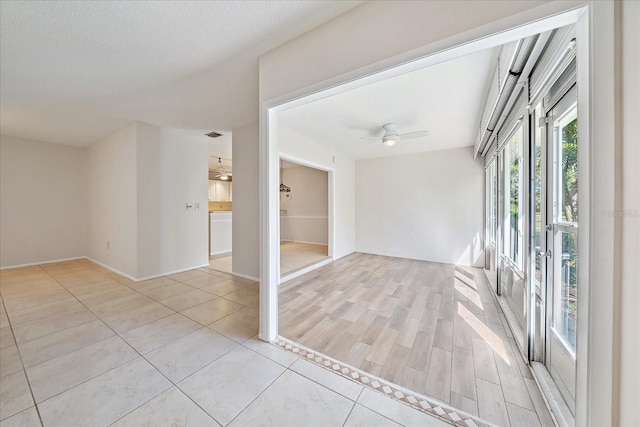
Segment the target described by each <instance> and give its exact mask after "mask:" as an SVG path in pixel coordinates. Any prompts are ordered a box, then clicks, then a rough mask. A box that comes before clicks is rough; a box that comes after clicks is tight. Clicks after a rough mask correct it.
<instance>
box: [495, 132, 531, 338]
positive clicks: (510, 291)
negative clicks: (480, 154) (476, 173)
mask: <svg viewBox="0 0 640 427" xmlns="http://www.w3.org/2000/svg"><path fill="white" fill-rule="evenodd" d="M523 148H524V127H523V126H522V125H520V126H519V127H518V128H517V129H516V130H515V131H514V133H513V134H512V136H511V137H510V138H509V140H508V142H507V143H506V145H505V146H504V148H503V149H502V151H501V186H500V187H501V194H500V199H501V200H500V202H501V203H500V206H501V209H500V215H501V218H500V219H501V224H502V227H501V229H502V241H501V246H500V250H501V254H500V271H499V295H500V301H501V304H502V306H503V308H504V309H505V314H506V315H507V319H508V320H509V322H510V323H511V326H512V329H513V332H514V335H515V337H516V339H517V340H518V341H519V343H520V348H522V349H524V348H526V346H525V345H524V344H525V334H526V331H527V326H526V317H527V301H528V299H527V293H526V289H527V288H526V281H525V274H524V258H525V257H524V239H525V236H524V212H525V203H524V191H523V184H524V176H525V175H524V172H525V164H524V162H523Z"/></svg>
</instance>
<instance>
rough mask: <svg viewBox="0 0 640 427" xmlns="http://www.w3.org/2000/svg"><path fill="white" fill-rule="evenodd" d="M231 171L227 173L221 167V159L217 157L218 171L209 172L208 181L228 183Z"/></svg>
mask: <svg viewBox="0 0 640 427" xmlns="http://www.w3.org/2000/svg"><path fill="white" fill-rule="evenodd" d="M231 175H232V173H231V171H229V172H227V171H226V170H225V168H224V166H223V165H222V158H220V157H218V169H214V170H210V171H209V179H219V180H222V181H230V180H231Z"/></svg>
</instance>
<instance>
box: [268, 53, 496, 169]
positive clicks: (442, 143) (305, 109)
mask: <svg viewBox="0 0 640 427" xmlns="http://www.w3.org/2000/svg"><path fill="white" fill-rule="evenodd" d="M499 49H500V48H494V49H488V50H483V51H480V52H476V53H473V54H470V55H466V56H463V57H459V58H456V59H453V60H450V61H447V62H443V63H440V64H436V65H432V66H430V67H427V68H423V69H421V70H417V71H413V72H410V73H407V74H403V75H401V76H398V77H393V78H390V79H387V80H383V81H380V82H377V83H373V84H370V85H367V86H364V87H360V88H357V89H354V90H351V91H348V92H344V93H341V94H338V95H334V96H331V97H328V98H324V99H321V100H318V101H315V102H312V103H309V104H306V105H302V106H300V107H297V108H294V109H291V110H286V111H283V112H281V113H279V114H278V128H279V129H283V130H284V131H289V132H290V133H292V134H297V135H301V136H304V137H309V138H311V139H313V140H315V141H318V142H320V143H322V144H325V145H327V146H329V147H330V148H332V149H334V150H336V151H338V152H341V153H344V154H346V155H348V156H350V157H352V158H355V159H364V158H374V157H385V156H395V155H400V154H410V153H417V152H424V151H430V150H442V149H449V148H457V147H466V146H470V145H473V143H474V138H475V136H476V131H477V129H478V123H479V120H480V114H481V113H482V108H483V107H484V99H485V95H486V92H487V89H488V84H489V80H490V76H491V72H492V71H493V69H494V67H495V64H496V61H497V57H498V53H499ZM390 122H392V123H395V124H396V130H397V132H398V133H400V134H402V133H408V132H415V131H423V130H426V131H428V132H429V136H427V137H425V138H419V139H406V140H403V139H402V137H401V138H400V142H399V143H398V144H397V145H395V146H393V147H385V146H383V145H382V135H383V134H384V130H383V129H382V125H384V124H386V123H390ZM373 136H379V137H380V138H379V139H375V140H369V139H362V138H363V137H373Z"/></svg>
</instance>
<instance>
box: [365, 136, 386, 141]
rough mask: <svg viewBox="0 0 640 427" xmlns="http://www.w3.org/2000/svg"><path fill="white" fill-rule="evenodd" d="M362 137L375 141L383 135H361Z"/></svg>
mask: <svg viewBox="0 0 640 427" xmlns="http://www.w3.org/2000/svg"><path fill="white" fill-rule="evenodd" d="M360 139H367V140H370V141H375V140H377V139H382V136H361V137H360Z"/></svg>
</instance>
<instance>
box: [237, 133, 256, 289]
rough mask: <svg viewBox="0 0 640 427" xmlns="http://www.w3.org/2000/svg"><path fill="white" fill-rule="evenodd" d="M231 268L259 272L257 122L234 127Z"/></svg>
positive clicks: (242, 271)
mask: <svg viewBox="0 0 640 427" xmlns="http://www.w3.org/2000/svg"><path fill="white" fill-rule="evenodd" d="M232 150H233V187H234V195H233V208H232V209H233V245H232V246H233V250H232V252H233V258H232V263H233V265H232V271H233V272H234V273H237V274H241V275H243V276H248V277H253V278H257V277H259V276H260V273H259V271H260V230H259V203H258V202H259V199H258V190H259V179H258V124H257V123H256V124H253V125H249V126H245V127H243V128H239V129H233V144H232Z"/></svg>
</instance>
